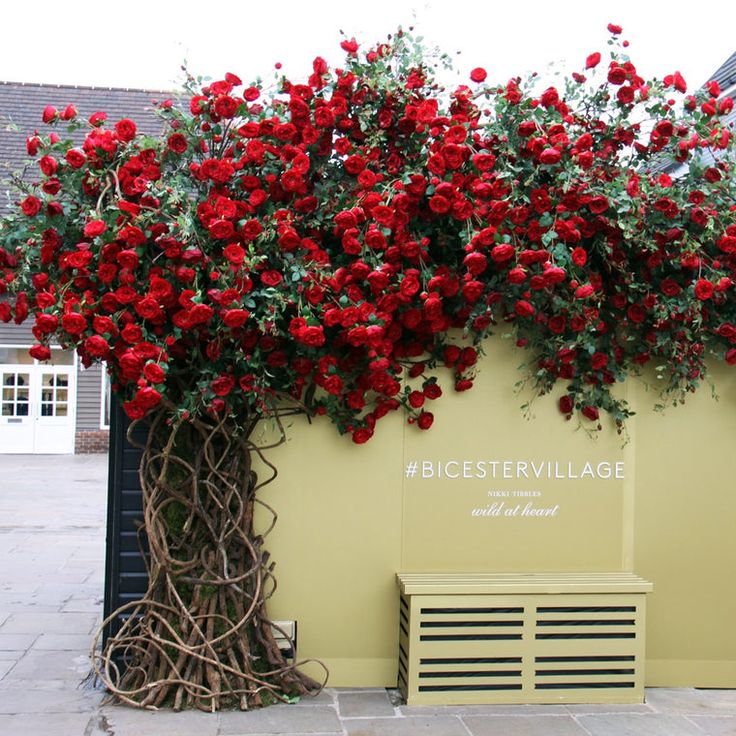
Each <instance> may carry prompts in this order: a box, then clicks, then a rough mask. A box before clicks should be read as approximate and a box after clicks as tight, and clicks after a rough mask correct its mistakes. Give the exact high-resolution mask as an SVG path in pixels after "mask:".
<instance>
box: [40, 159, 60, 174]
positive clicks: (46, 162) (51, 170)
mask: <svg viewBox="0 0 736 736" xmlns="http://www.w3.org/2000/svg"><path fill="white" fill-rule="evenodd" d="M38 166H39V168H40V169H41V171H42V172H43V173H44V174H45V175H46V176H54V175H55V174H56V172H57V171H58V169H59V164H58V162H57V160H56V159H55V158H54V157H53V156H43V157H42V158H40V159H39V160H38Z"/></svg>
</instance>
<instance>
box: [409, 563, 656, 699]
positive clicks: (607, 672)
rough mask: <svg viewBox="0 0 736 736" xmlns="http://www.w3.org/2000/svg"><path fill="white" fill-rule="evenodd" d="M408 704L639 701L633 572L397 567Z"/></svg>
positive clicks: (640, 665) (639, 593)
mask: <svg viewBox="0 0 736 736" xmlns="http://www.w3.org/2000/svg"><path fill="white" fill-rule="evenodd" d="M397 578H398V583H399V588H400V591H401V595H400V599H399V600H400V608H399V675H398V683H399V689H400V690H401V691H402V693H403V695H404V698H405V699H406V702H407V703H408V704H409V705H418V704H435V705H438V704H443V705H458V704H480V703H641V702H643V700H644V630H645V628H644V626H645V610H646V609H645V595H644V594H645V593H647V592H649V591H651V590H652V584H651V583H649V582H647V581H646V580H643V579H642V578H640V577H637V576H636V575H633V574H631V573H592V574H584V573H557V574H552V573H546V574H541V573H535V574H528V575H525V574H502V573H499V574H485V575H482V574H480V575H478V574H476V575H472V574H469V575H459V574H458V575H452V574H446V573H442V574H430V573H421V574H417V573H407V574H402V573H399V574H398V575H397Z"/></svg>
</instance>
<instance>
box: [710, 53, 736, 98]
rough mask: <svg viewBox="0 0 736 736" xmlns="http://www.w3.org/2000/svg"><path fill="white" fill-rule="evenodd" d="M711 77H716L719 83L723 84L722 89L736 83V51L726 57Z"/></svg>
mask: <svg viewBox="0 0 736 736" xmlns="http://www.w3.org/2000/svg"><path fill="white" fill-rule="evenodd" d="M711 79H715V80H716V81H717V82H718V84H720V85H721V89H722V90H726V89H728V88H729V87H732V86H733V85H734V84H736V52H734V53H733V54H731V56H729V57H728V59H726V61H724V62H723V64H721V66H719V67H718V69H716V71H715V72H713V74H712V75H711V76H710V79H709V80H708V81H710V80H711Z"/></svg>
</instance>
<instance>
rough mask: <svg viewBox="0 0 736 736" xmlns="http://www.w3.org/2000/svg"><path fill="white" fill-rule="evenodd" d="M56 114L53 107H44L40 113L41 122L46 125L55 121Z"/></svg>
mask: <svg viewBox="0 0 736 736" xmlns="http://www.w3.org/2000/svg"><path fill="white" fill-rule="evenodd" d="M57 115H58V113H57V112H56V108H55V107H54V106H53V105H46V107H44V109H43V112H42V113H41V120H42V121H43V122H44V123H46V124H48V123H50V122H52V121H53V120H55V119H56V116H57Z"/></svg>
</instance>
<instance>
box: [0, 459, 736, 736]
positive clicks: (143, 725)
mask: <svg viewBox="0 0 736 736" xmlns="http://www.w3.org/2000/svg"><path fill="white" fill-rule="evenodd" d="M106 472H107V465H106V458H104V457H102V456H99V455H92V456H77V457H55V458H54V457H48V456H46V457H38V456H37V457H29V456H24V457H23V456H7V455H6V456H2V455H0V735H1V736H220V735H221V736H226V735H227V736H237V735H238V734H251V735H253V734H256V735H257V734H261V735H264V734H281V735H282V736H288V735H289V734H290V735H291V736H305V735H306V734H311V736H319V735H320V734H322V736H327V735H328V734H332V735H333V736H334V735H335V734H345V735H347V736H418V735H419V734H422V735H423V736H586V735H587V736H614V735H615V736H702V735H703V734H709V735H710V736H727V735H728V734H731V735H734V736H736V690H711V691H703V690H670V689H651V690H649V691H648V692H647V703H646V705H633V706H567V707H566V706H559V705H558V706H495V707H492V706H474V707H464V708H460V707H440V708H430V707H412V708H407V707H405V706H402V705H400V704H397V703H396V702H395V699H394V694H393V693H387V692H386V691H385V690H334V689H333V690H328V691H326V692H324V693H322V694H321V695H320V696H319V697H317V698H315V699H310V700H308V701H305V702H303V703H300V704H298V705H296V706H276V707H271V708H267V709H265V710H263V711H258V712H253V713H234V712H233V713H220V714H215V715H210V714H203V713H170V712H158V713H144V712H140V711H135V710H131V709H129V708H122V707H111V706H106V707H102V706H101V705H100V701H101V699H102V693H100V692H99V691H95V690H94V689H93V688H91V687H90V686H89V685H85V684H81V683H82V681H83V680H84V678H85V675H86V674H87V672H88V670H89V664H88V659H87V652H88V649H89V646H90V641H91V634H92V632H93V631H94V630H95V629H96V626H97V624H98V622H99V620H100V616H101V611H102V581H103V556H104V537H105V534H104V514H105V490H106V483H105V476H106Z"/></svg>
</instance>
